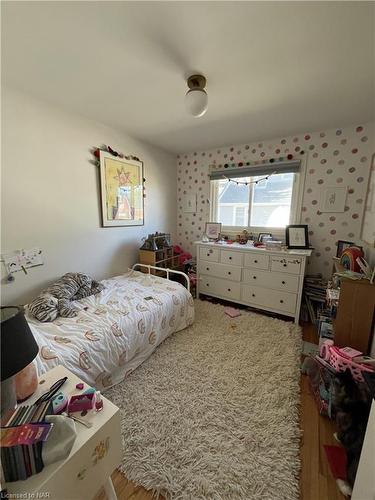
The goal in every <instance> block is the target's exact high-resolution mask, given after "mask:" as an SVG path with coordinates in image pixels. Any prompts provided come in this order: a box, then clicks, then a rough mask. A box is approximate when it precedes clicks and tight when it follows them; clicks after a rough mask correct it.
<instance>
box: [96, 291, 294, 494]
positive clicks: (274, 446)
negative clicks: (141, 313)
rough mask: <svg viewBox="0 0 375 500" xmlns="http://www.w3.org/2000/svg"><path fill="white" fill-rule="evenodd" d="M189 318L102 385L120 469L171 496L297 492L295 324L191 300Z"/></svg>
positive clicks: (140, 481) (137, 480)
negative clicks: (120, 376) (117, 430)
mask: <svg viewBox="0 0 375 500" xmlns="http://www.w3.org/2000/svg"><path fill="white" fill-rule="evenodd" d="M195 304H196V321H195V323H194V325H193V326H191V327H189V328H187V329H186V330H183V331H181V332H178V333H176V334H174V335H173V336H171V337H170V338H168V339H167V340H165V341H164V343H163V344H162V345H160V346H159V347H158V348H157V350H156V351H155V353H154V354H152V356H151V357H150V358H149V359H148V360H147V361H145V362H144V363H143V365H141V366H140V367H139V368H138V369H137V370H135V371H134V372H133V373H132V374H131V375H130V376H129V377H128V379H127V380H126V381H125V382H123V383H122V384H119V385H117V386H115V387H113V388H112V389H111V390H110V391H108V392H106V396H107V397H109V399H111V400H112V401H113V402H114V403H115V404H116V405H118V406H119V407H120V409H121V413H122V437H123V447H124V448H123V450H124V456H123V461H122V464H121V466H120V470H121V471H122V472H123V473H124V474H125V475H126V477H127V478H128V479H131V480H133V481H135V482H136V483H138V484H141V485H143V486H144V487H145V488H147V489H152V490H153V491H154V493H155V494H156V495H157V494H159V493H160V494H162V495H164V496H165V497H166V498H173V499H194V500H198V499H225V500H232V499H233V500H234V499H244V500H245V499H246V500H252V499H254V500H258V499H259V500H271V499H272V500H297V499H298V496H299V495H298V493H299V488H298V477H299V469H300V460H299V438H300V431H299V425H298V405H299V364H300V353H301V344H302V342H301V331H300V329H299V328H298V327H296V326H294V324H293V323H290V322H285V321H281V320H277V319H273V318H270V317H267V316H263V315H260V314H255V313H250V312H246V311H242V315H241V316H239V317H237V318H234V319H231V318H229V317H228V316H226V315H225V314H224V307H223V306H221V305H214V304H211V303H209V302H202V301H195Z"/></svg>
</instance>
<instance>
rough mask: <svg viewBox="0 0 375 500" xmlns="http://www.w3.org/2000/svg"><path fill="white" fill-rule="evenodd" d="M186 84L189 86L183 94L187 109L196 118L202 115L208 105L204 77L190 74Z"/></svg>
mask: <svg viewBox="0 0 375 500" xmlns="http://www.w3.org/2000/svg"><path fill="white" fill-rule="evenodd" d="M187 85H188V87H189V90H188V91H187V92H186V96H185V104H186V109H187V111H188V112H189V113H190V114H191V115H193V116H195V117H197V118H198V117H200V116H203V115H204V114H205V112H206V111H207V105H208V96H207V92H206V91H205V90H204V87H205V86H206V78H205V77H204V76H202V75H191V76H189V78H188V79H187Z"/></svg>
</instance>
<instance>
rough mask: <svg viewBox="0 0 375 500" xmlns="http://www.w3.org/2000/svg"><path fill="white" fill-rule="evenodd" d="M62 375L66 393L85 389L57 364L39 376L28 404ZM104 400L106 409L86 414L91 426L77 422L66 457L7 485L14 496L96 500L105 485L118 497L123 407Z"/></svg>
mask: <svg viewBox="0 0 375 500" xmlns="http://www.w3.org/2000/svg"><path fill="white" fill-rule="evenodd" d="M62 377H68V380H67V381H66V382H65V384H64V385H63V386H62V388H61V390H62V391H63V392H64V393H65V394H67V395H73V394H79V393H81V392H82V391H79V390H78V389H76V384H78V383H79V382H82V380H80V379H79V378H78V377H76V376H75V375H74V374H73V373H71V372H70V371H69V370H67V369H66V368H64V367H63V366H57V367H55V368H53V369H52V370H50V371H49V372H47V373H45V374H44V375H42V376H40V377H39V385H38V389H37V391H36V392H35V394H33V396H32V397H31V398H29V399H28V400H27V401H25V404H31V403H33V402H34V401H36V400H37V399H38V398H39V396H41V395H42V394H43V393H44V392H46V391H47V390H48V389H49V388H50V387H51V385H52V384H53V383H54V382H56V380H58V379H60V378H62ZM87 387H88V385H87V384H85V388H87ZM102 399H103V403H104V408H103V410H102V411H100V412H98V413H95V414H93V415H91V416H90V417H89V415H87V416H86V417H85V420H87V421H89V422H92V424H93V425H92V427H91V428H87V427H85V426H84V425H82V424H80V423H79V422H76V430H77V438H76V440H75V442H74V445H73V448H72V450H71V452H70V455H69V456H68V457H67V458H66V459H65V460H60V461H59V462H55V463H53V464H51V465H48V466H47V467H45V468H44V469H43V470H42V472H40V473H39V474H35V475H34V476H31V477H29V478H28V479H27V480H25V481H17V482H14V483H7V484H6V486H5V487H6V489H7V491H8V493H9V494H14V497H13V498H26V497H27V498H39V499H42V498H46V499H47V498H48V499H49V500H92V498H93V497H94V496H95V495H96V494H97V493H98V491H99V490H100V488H102V487H104V489H105V492H106V495H107V498H108V500H115V499H117V496H116V493H115V490H114V488H113V484H112V480H111V474H112V472H113V471H114V469H115V468H116V467H117V466H118V465H119V464H120V462H121V457H122V445H121V441H122V440H121V421H120V410H119V409H118V408H117V406H115V405H114V404H112V403H111V402H110V401H108V399H106V398H105V397H103V396H102ZM22 494H23V495H24V496H21V495H22ZM10 498H12V497H10Z"/></svg>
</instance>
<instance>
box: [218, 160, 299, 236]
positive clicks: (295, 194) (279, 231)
mask: <svg viewBox="0 0 375 500" xmlns="http://www.w3.org/2000/svg"><path fill="white" fill-rule="evenodd" d="M306 164H307V157H304V158H303V159H301V165H300V170H299V172H297V173H295V174H294V179H293V190H292V201H291V205H290V217H289V224H299V223H300V222H301V217H302V200H303V192H304V187H305V177H306ZM285 173H287V172H285ZM217 191H218V182H217V181H210V201H211V202H210V221H212V222H219V221H218V220H217V215H218V203H217V201H218V192H217ZM252 196H253V189H250V196H249V210H250V207H251V202H252ZM249 219H250V216H249ZM245 229H246V231H249V232H251V233H272V235H273V236H276V237H279V238H284V237H285V228H284V227H264V226H222V228H221V231H222V233H224V234H228V235H231V234H232V233H233V234H238V233H240V232H242V231H243V230H245Z"/></svg>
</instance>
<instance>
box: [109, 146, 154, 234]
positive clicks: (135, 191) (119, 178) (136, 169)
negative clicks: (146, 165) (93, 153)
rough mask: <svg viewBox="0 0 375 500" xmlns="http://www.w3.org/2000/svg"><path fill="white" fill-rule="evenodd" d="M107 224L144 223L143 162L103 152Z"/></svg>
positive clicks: (137, 224)
mask: <svg viewBox="0 0 375 500" xmlns="http://www.w3.org/2000/svg"><path fill="white" fill-rule="evenodd" d="M100 180H101V196H102V220H103V226H105V227H107V226H141V225H143V223H144V214H143V210H144V209H143V164H142V162H140V161H135V160H134V161H133V160H125V159H124V158H119V157H115V156H112V155H111V154H110V153H107V152H104V151H101V152H100Z"/></svg>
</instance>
